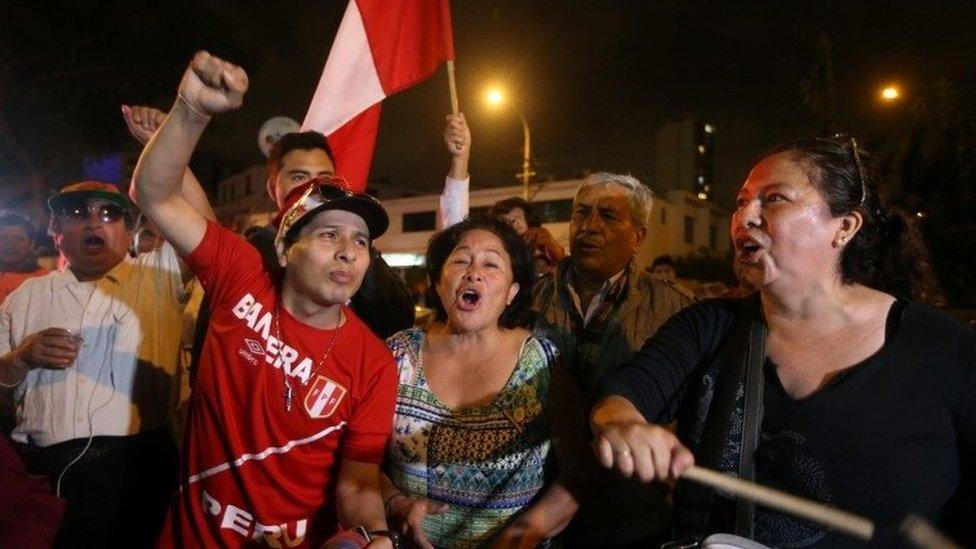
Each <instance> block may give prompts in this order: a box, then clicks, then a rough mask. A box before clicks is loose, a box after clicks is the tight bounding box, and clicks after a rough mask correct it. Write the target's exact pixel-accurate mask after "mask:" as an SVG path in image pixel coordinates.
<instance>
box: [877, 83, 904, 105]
mask: <svg viewBox="0 0 976 549" xmlns="http://www.w3.org/2000/svg"><path fill="white" fill-rule="evenodd" d="M900 98H901V90H899V89H898V87H897V86H887V87H885V88H884V89H883V90H881V100H882V101H884V102H886V103H891V102H893V101H897V100H898V99H900Z"/></svg>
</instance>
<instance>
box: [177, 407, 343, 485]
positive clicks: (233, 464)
mask: <svg viewBox="0 0 976 549" xmlns="http://www.w3.org/2000/svg"><path fill="white" fill-rule="evenodd" d="M345 426H346V422H345V421H343V422H341V423H339V424H338V425H332V426H331V427H329V428H327V429H323V430H322V431H319V432H318V433H315V434H314V435H312V436H310V437H306V438H302V439H298V440H290V441H288V443H287V444H285V445H284V446H272V447H270V448H267V449H265V450H264V451H262V452H259V453H257V454H244V455H242V456H241V457H239V458H237V459H235V460H234V461H228V462H227V463H221V464H220V465H217V466H215V467H211V468H210V469H207V470H205V471H203V472H200V473H197V474H195V475H191V476H190V478H189V479H187V485H188V486H189V485H190V484H193V483H195V482H198V481H201V480H203V479H205V478H207V477H212V476H213V475H216V474H217V473H222V472H224V471H227V470H229V469H231V468H234V469H236V468H238V467H240V466H241V465H244V463H246V462H248V461H252V460H253V461H261V460H263V459H265V458H266V457H268V456H270V455H272V454H284V453H287V452H288V451H290V450H291V449H292V448H294V447H295V446H303V445H305V444H311V443H313V442H315V441H316V440H319V439H321V438H323V437H326V436H328V435H329V434H330V433H332V432H334V431H338V430H339V429H342V428H343V427H345Z"/></svg>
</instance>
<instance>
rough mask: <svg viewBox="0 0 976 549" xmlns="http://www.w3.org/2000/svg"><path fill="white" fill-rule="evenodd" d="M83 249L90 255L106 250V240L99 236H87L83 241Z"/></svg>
mask: <svg viewBox="0 0 976 549" xmlns="http://www.w3.org/2000/svg"><path fill="white" fill-rule="evenodd" d="M82 247H83V248H84V250H85V251H86V252H88V253H93V254H94V253H98V252H101V251H102V250H104V249H105V239H104V238H102V237H100V236H98V235H91V236H86V237H85V239H84V240H82Z"/></svg>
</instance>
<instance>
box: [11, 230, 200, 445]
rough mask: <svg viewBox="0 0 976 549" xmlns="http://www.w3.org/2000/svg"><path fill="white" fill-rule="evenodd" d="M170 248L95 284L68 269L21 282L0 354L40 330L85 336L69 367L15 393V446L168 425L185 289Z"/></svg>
mask: <svg viewBox="0 0 976 549" xmlns="http://www.w3.org/2000/svg"><path fill="white" fill-rule="evenodd" d="M181 282H182V281H181V277H180V266H179V260H178V258H177V256H176V252H175V251H174V250H173V248H172V246H170V245H169V244H164V245H163V247H162V248H161V249H160V250H158V251H155V252H149V253H145V254H142V255H140V256H139V257H138V258H135V259H133V258H130V257H128V256H126V259H125V260H124V261H123V262H121V263H119V264H118V265H116V266H115V267H114V268H113V269H112V270H111V271H109V272H108V274H106V275H105V276H104V277H102V278H101V279H99V280H97V281H91V282H79V281H78V279H77V278H76V277H75V275H74V274H73V273H72V272H71V270H70V269H65V270H64V271H61V272H52V273H49V274H48V275H46V276H43V277H38V278H34V279H31V280H28V281H26V282H24V284H22V285H21V286H20V288H18V289H17V290H16V291H14V292H13V293H12V294H10V296H8V298H7V300H6V301H5V302H4V303H3V305H2V307H0V354H5V353H7V352H8V351H10V350H11V349H13V348H16V347H17V346H18V345H20V344H21V342H23V341H24V339H25V338H26V337H27V336H29V335H31V334H34V333H36V332H39V331H41V330H44V329H46V328H64V329H67V330H70V331H71V333H72V334H78V335H80V336H81V337H82V338H84V343H83V344H82V347H81V350H80V351H79V353H78V357H77V358H76V359H75V362H74V363H73V364H72V365H71V366H69V367H67V368H65V369H63V370H60V369H47V368H37V369H33V370H30V371H29V372H28V374H27V377H26V378H24V380H23V381H22V382H21V383H20V384H19V385H18V386H17V388H16V389H15V390H14V403H15V405H16V407H17V426H16V428H14V431H13V433H12V436H13V438H14V440H16V441H18V442H23V443H32V444H36V445H38V446H49V445H51V444H57V443H59V442H64V441H66V440H72V439H77V438H87V437H88V436H89V435H90V434H91V435H94V436H100V435H111V436H123V435H132V434H136V433H139V432H141V431H145V430H149V429H153V428H156V427H159V426H161V425H163V424H165V423H166V421H168V419H169V417H170V414H171V411H172V410H173V405H174V403H175V394H176V393H175V391H176V389H177V386H176V383H175V381H174V380H175V379H177V377H176V376H177V356H178V352H179V343H180V327H181V325H180V315H181V314H182V311H183V304H182V302H183V297H184V296H183V286H182V284H181Z"/></svg>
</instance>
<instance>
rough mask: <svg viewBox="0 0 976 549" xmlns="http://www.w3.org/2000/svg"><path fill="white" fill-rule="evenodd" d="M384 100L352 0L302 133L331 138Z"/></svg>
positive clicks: (303, 124)
mask: <svg viewBox="0 0 976 549" xmlns="http://www.w3.org/2000/svg"><path fill="white" fill-rule="evenodd" d="M384 97H386V94H385V93H384V92H383V85H382V84H381V83H380V77H379V75H378V74H377V72H376V65H374V64H373V54H372V52H371V51H370V48H369V40H367V38H366V28H365V27H364V26H363V18H362V16H361V15H360V13H359V7H358V6H357V5H356V2H355V0H352V1H350V2H349V6H348V7H347V8H346V13H345V15H343V16H342V23H341V24H340V25H339V32H338V33H337V34H336V38H335V42H333V43H332V51H331V52H329V58H328V59H327V60H326V62H325V69H323V70H322V78H320V79H319V85H318V87H317V88H315V95H314V96H312V103H311V104H310V105H309V107H308V114H306V115H305V121H304V122H303V123H302V131H307V130H315V131H317V132H321V133H323V134H325V135H330V134H331V133H332V132H334V131H336V130H337V129H339V128H341V127H342V126H343V125H344V124H345V123H346V122H349V121H350V120H352V119H353V118H355V117H356V116H357V115H358V114H359V113H361V112H363V111H364V110H366V109H368V108H369V107H371V106H373V105H375V104H376V103H379V102H380V101H382V100H383V98H384Z"/></svg>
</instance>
